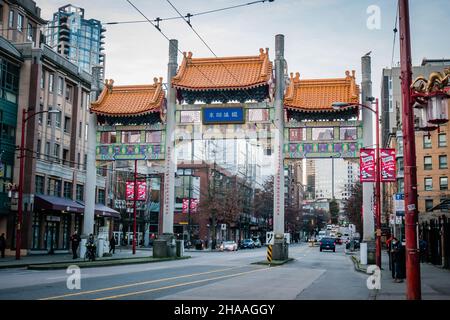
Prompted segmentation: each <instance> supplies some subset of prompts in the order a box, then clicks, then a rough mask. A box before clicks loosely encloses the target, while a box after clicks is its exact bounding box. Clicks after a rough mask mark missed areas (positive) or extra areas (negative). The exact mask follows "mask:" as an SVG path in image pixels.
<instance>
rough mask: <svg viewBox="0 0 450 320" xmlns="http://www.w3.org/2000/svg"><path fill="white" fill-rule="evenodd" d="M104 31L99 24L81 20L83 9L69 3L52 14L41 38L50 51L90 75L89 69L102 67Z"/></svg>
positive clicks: (89, 20)
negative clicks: (53, 51)
mask: <svg viewBox="0 0 450 320" xmlns="http://www.w3.org/2000/svg"><path fill="white" fill-rule="evenodd" d="M105 31H106V30H105V29H104V28H103V27H102V23H101V22H100V21H98V20H96V19H85V18H84V9H83V8H80V7H76V6H73V5H70V4H69V5H66V6H64V7H61V8H59V9H58V11H57V12H56V13H54V14H53V20H51V21H50V22H49V23H48V25H47V30H46V32H45V36H46V42H47V44H48V45H49V46H50V47H51V48H52V49H53V50H55V51H56V52H58V53H60V54H62V55H64V56H65V57H66V58H68V59H69V61H71V62H73V63H74V64H76V65H78V67H79V68H80V70H83V71H85V72H87V73H91V69H92V67H93V66H96V65H101V66H103V67H104V65H105V54H104V52H103V51H104V47H103V45H104V44H105V42H104V40H103V39H104V38H105V35H104V33H105Z"/></svg>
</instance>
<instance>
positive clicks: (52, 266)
mask: <svg viewBox="0 0 450 320" xmlns="http://www.w3.org/2000/svg"><path fill="white" fill-rule="evenodd" d="M189 258H191V257H190V256H183V257H175V258H151V257H147V258H129V259H115V260H97V261H93V262H88V261H78V263H77V262H76V261H74V262H71V263H67V262H65V263H47V264H30V265H28V266H27V269H28V270H58V269H66V268H67V267H69V266H72V265H76V266H78V267H79V268H96V267H112V266H121V265H129V264H140V263H156V262H164V261H172V260H184V259H189Z"/></svg>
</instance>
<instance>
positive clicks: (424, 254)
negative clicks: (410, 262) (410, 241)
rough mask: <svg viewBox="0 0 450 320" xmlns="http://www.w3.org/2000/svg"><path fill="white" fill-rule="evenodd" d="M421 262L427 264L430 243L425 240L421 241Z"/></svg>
mask: <svg viewBox="0 0 450 320" xmlns="http://www.w3.org/2000/svg"><path fill="white" fill-rule="evenodd" d="M419 248H420V262H427V248H428V243H427V242H426V241H425V240H424V239H420V240H419Z"/></svg>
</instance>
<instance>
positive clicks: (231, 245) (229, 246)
mask: <svg viewBox="0 0 450 320" xmlns="http://www.w3.org/2000/svg"><path fill="white" fill-rule="evenodd" d="M237 249H238V245H237V243H236V241H224V242H223V243H222V244H221V245H220V251H237Z"/></svg>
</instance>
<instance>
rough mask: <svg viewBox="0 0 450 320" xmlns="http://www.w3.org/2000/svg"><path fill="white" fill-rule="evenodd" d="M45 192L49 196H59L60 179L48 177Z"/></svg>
mask: <svg viewBox="0 0 450 320" xmlns="http://www.w3.org/2000/svg"><path fill="white" fill-rule="evenodd" d="M47 194H48V195H49V196H55V197H61V180H56V179H51V178H49V179H48V186H47Z"/></svg>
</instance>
